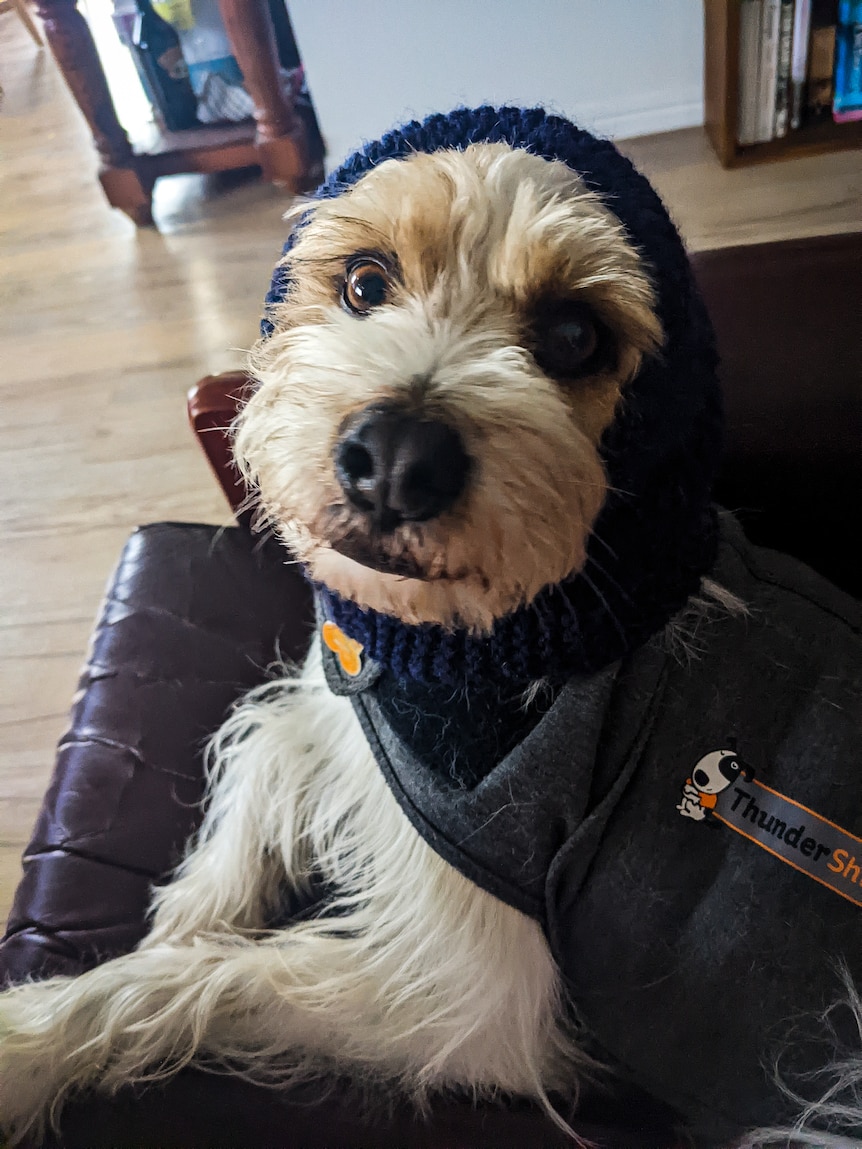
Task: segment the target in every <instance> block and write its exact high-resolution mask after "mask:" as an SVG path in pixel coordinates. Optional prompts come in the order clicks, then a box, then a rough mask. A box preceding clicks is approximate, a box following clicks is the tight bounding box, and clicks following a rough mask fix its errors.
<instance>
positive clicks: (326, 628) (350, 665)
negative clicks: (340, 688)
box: [320, 621, 362, 678]
mask: <svg viewBox="0 0 862 1149" xmlns="http://www.w3.org/2000/svg"><path fill="white" fill-rule="evenodd" d="M320 633H321V635H322V637H323V641H324V642H325V643H326V645H327V646H328V647H329V649H330V650H331V651H332V653H333V654H335V655H337V656H338V661H339V662H340V663H341V669H342V670H343V671H344V673H345V674H349V675H350V677H351V678H355V677H356V675H357V674H359V672H360V671H361V670H362V659H361V657H360V655H361V654H362V643H361V642H357V641H356V639H355V638H349V637H348V636H347V635H346V634H345V633H344V631H343V630H339V628H338V627H337V626H336V625H335V623H334V622H329V621H327V622H325V623H324V624H323V626H322V627H321V631H320Z"/></svg>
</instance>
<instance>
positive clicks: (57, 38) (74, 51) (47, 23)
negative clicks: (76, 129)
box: [36, 0, 152, 226]
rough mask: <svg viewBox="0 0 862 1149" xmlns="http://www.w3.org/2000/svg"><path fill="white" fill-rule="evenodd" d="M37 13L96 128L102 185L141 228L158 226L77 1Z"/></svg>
mask: <svg viewBox="0 0 862 1149" xmlns="http://www.w3.org/2000/svg"><path fill="white" fill-rule="evenodd" d="M36 11H37V12H38V13H39V15H40V17H41V18H42V23H43V25H44V28H45V35H46V37H47V39H48V43H49V44H50V46H51V51H52V52H53V53H54V56H55V58H56V60H57V63H58V64H59V66H60V70H61V71H62V73H63V77H64V78H65V80H66V83H67V84H68V85H69V88H70V89H71V92H72V95H73V96H74V97H75V99H76V101H77V103H78V107H79V108H80V109H81V111H82V112H83V113H84V118H85V119H86V121H87V123H88V124H89V125H90V130H91V131H92V133H93V142H94V144H95V145H96V151H97V152H98V154H99V161H100V170H99V180H100V182H101V184H102V187H103V188H104V191H105V194H106V196H107V197H108V202H109V203H110V204H111V205H112V206H113V207H118V208H121V209H122V210H123V211H124V212H126V214H127V215H129V216H131V218H132V219H133V220H134V221H135V223H136V224H138V225H139V226H140V225H146V224H149V223H152V215H151V211H150V208H151V192H152V189H151V188H150V187H146V186H145V185H144V183H143V181H142V180H141V177H140V175H139V173H138V171H137V170H136V167H135V157H134V153H133V151H132V146H131V144H130V143H129V137H128V136H127V135H126V133H125V131H124V130H123V127H122V125H121V124H120V121H119V120H118V119H117V113H116V110H115V109H114V103H113V101H112V99H111V93H110V92H109V91H108V82H107V80H106V79H105V73H104V71H103V69H102V62H101V60H100V59H99V53H98V52H97V51H96V45H95V43H94V41H93V35H92V33H91V31H90V27H89V25H88V24H87V21H86V20H85V19H84V17H83V16H82V15H81V13H80V12H79V11H78V9H77V6H76V0H36Z"/></svg>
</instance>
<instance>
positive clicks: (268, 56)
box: [36, 0, 322, 226]
mask: <svg viewBox="0 0 862 1149" xmlns="http://www.w3.org/2000/svg"><path fill="white" fill-rule="evenodd" d="M36 3H37V11H38V13H39V15H40V16H41V18H42V22H43V24H44V28H45V34H46V37H47V39H48V43H49V45H50V47H51V50H52V52H53V53H54V56H55V57H56V59H57V63H58V64H59V66H60V68H61V70H62V72H63V76H64V78H65V80H66V82H67V84H68V85H69V88H70V89H71V92H72V95H73V96H74V97H75V100H76V101H77V103H78V106H79V108H80V109H81V111H82V112H83V114H84V117H85V119H86V120H87V123H88V124H89V126H90V129H91V131H92V133H93V142H94V144H95V147H96V151H97V152H98V156H99V163H100V170H99V180H100V182H101V184H102V187H103V189H104V191H105V195H106V196H107V198H108V202H109V203H110V204H111V205H112V206H113V207H118V208H120V209H121V210H122V211H124V212H125V213H126V214H127V215H129V216H130V217H131V218H132V219H133V220H134V221H135V223H136V224H138V225H140V226H143V225H147V224H151V223H152V212H151V205H152V190H153V185H154V183H155V181H156V180H157V179H158V178H159V177H160V176H166V175H176V174H177V173H179V172H221V171H228V170H231V169H235V168H243V167H249V166H252V165H259V166H260V168H261V169H262V171H263V175H264V178H265V179H268V180H271V181H273V182H274V183H277V184H282V185H284V186H285V188H287V189H288V191H290V192H292V193H295V192H299V191H303V190H306V189H308V188H309V187H313V186H315V185H316V184H317V183H319V182H320V179H321V178H322V157H321V156H320V155H319V154H318V155H314V154H313V149H311V150H310V149H309V141H308V138H307V131H306V127H305V124H304V123H303V120H302V118H301V117H300V116H299V115H298V114H297V112H296V108H295V101H294V98H293V94H292V93H291V90H290V88H289V86H288V85H286V84H285V83H284V81H283V78H282V74H281V69H280V63H279V56H278V45H277V43H276V37H275V31H274V28H273V22H272V18H271V15H270V10H269V7H268V5H267V4H266V3H264V2H262V0H219V10H220V12H221V16H222V19H223V21H224V25H225V29H226V31H227V34H228V38H229V40H230V44H231V47H232V49H233V54H234V56H235V57H236V60H237V62H238V64H239V67H240V69H241V71H242V75H243V79H244V84H245V87H246V89H247V91H248V93H249V95H250V96H251V98H252V100H253V102H254V121H253V122H252V121H249V122H246V123H239V124H218V125H208V126H205V127H200V128H192V129H188V130H185V131H178V132H170V131H164V132H162V133H161V134H160V136H159V138H158V139H157V141H156V142H155V143H154V144H151V145H149V146H147V147H145V148H143V149H138V148H136V147H134V146H133V144H132V142H131V141H130V139H129V135H128V134H127V132H126V129H125V128H124V127H123V126H122V124H121V123H120V121H119V119H118V117H117V112H116V109H115V107H114V102H113V99H112V97H111V93H110V90H109V87H108V82H107V79H106V76H105V71H104V68H103V65H102V61H101V59H100V57H99V52H98V50H97V47H96V43H95V41H94V39H93V35H92V33H91V30H90V27H89V25H88V23H87V21H86V19H85V18H84V15H83V14H82V13H81V11H80V10H79V8H78V6H77V0H36Z"/></svg>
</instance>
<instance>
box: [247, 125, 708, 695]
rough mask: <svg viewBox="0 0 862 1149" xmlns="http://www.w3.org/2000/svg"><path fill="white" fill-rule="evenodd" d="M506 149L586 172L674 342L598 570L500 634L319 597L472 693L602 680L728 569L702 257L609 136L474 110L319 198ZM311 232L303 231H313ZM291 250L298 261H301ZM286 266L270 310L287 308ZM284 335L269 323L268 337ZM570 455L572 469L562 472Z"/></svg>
mask: <svg viewBox="0 0 862 1149" xmlns="http://www.w3.org/2000/svg"><path fill="white" fill-rule="evenodd" d="M498 141H502V142H505V143H508V144H510V145H511V146H512V147H519V148H526V149H527V150H529V151H530V152H533V153H534V154H536V155H539V156H542V157H544V158H546V159H556V160H561V161H562V162H563V163H566V164H568V166H569V167H571V168H573V169H574V170H575V171H577V172H579V173H580V174H581V176H582V177H583V178H584V180H585V182H586V184H587V185H588V186H589V187H590V188H591V189H592V190H594V191H595V192H597V193H598V194H599V195H601V196H602V198H603V200H604V202H605V203H606V205H607V207H608V208H609V209H610V210H611V211H612V212H613V213H614V214H615V215H616V216H617V217H618V219H619V220H620V221H621V223H622V224H623V226H624V227H625V229H626V231H627V232H628V235H629V237H630V238H631V239H632V240H633V241H634V243H635V244H636V246H637V247H638V249H639V251H640V253H641V255H642V257H643V258H644V259H645V260H646V262H647V265H648V266H649V268H650V271H651V274H652V276H653V280H654V283H655V286H656V288H657V291H658V297H659V305H658V309H659V315H660V318H661V322H662V324H663V326H664V329H665V333H666V336H667V342H666V345H665V347H664V348H663V350H662V353H661V355H660V356H659V357H657V358H654V359H650V360H649V361H647V362H646V363H645V364H644V366H643V367H642V369H641V371H640V373H639V374H638V376H637V378H636V379H635V380H633V382H632V383H630V384H629V386H628V387H627V389H626V392H625V397H624V402H623V404H622V405H621V409H620V411H619V412H618V414H617V417H616V419H615V421H614V423H613V425H612V426H611V427H610V428H609V430H608V432H607V434H606V436H605V438H604V441H603V444H602V455H603V457H604V459H605V462H606V466H607V470H608V476H609V482H610V486H611V488H612V489H613V490H612V492H611V494H609V496H608V499H607V502H606V504H605V507H604V508H603V510H602V512H601V514H600V516H599V519H598V521H597V523H596V526H595V529H594V532H593V536H592V538H591V540H590V543H589V547H588V561H587V565H586V567H585V569H584V572H583V573H582V574H580V575H576V576H575V577H573V578H571V579H567V580H565V581H563V582H561V583H559V584H557V585H555V586H549V587H546V588H545V589H544V590H543V591H541V592H540V593H539V595H538V596H537V598H536V599H535V600H534V601H533V602H532V603H531V604H530V605H529V606H526V607H522V608H520V609H518V610H516V611H515V612H513V613H512V614H510V615H508V616H507V617H505V618H503V619H501V620H499V621H498V622H497V624H496V625H495V627H494V630H493V632H492V633H491V635H490V636H488V637H483V638H477V637H474V636H470V635H468V634H467V633H466V632H463V631H456V632H449V631H446V630H444V629H443V628H442V627H440V626H436V625H423V626H406V625H405V624H403V623H402V622H400V621H399V620H398V619H396V618H392V617H389V616H387V615H384V614H380V613H377V612H375V611H370V610H361V609H360V608H359V607H357V606H356V605H355V604H354V603H351V602H348V601H346V600H344V599H342V598H341V597H339V596H338V595H336V594H334V593H333V592H331V591H329V590H328V589H327V588H323V587H320V588H318V590H319V593H320V594H321V596H322V600H323V607H324V610H325V612H326V614H327V615H328V616H329V617H330V618H332V619H333V621H334V622H335V623H336V624H337V625H338V626H339V627H341V629H342V630H343V631H345V633H347V634H349V635H350V636H351V637H353V638H355V639H356V640H357V641H359V642H360V643H362V645H363V647H364V650H365V654H366V655H367V656H370V657H371V658H373V659H375V660H376V661H377V662H379V663H381V664H382V665H383V666H385V667H386V668H388V669H389V670H390V671H391V672H392V673H393V674H394V675H395V676H396V677H398V678H404V677H410V678H413V679H416V680H418V681H420V682H428V683H431V682H437V683H443V684H446V685H449V686H453V687H457V686H463V685H467V684H471V685H481V684H490V683H493V682H496V681H498V680H499V679H501V678H502V679H504V680H506V681H508V682H509V683H514V684H521V683H526V682H529V681H531V680H533V679H536V678H550V679H552V680H554V681H557V682H559V681H563V680H564V679H566V678H569V677H571V676H572V675H575V674H591V673H594V672H595V671H597V670H599V669H601V668H602V667H603V666H606V665H608V663H610V662H613V661H615V660H617V659H618V658H621V657H622V656H623V655H624V654H626V652H627V651H630V650H632V649H634V648H635V647H637V646H639V645H640V644H641V643H643V642H644V641H645V640H646V639H648V638H649V637H650V636H651V635H653V634H654V633H656V632H657V631H658V630H660V629H661V628H662V627H663V626H664V625H665V624H666V622H667V621H668V619H669V618H670V617H671V615H673V614H674V613H675V612H676V611H677V610H678V609H679V608H680V607H681V606H682V605H683V604H684V602H685V600H686V599H687V598H688V597H689V595H691V594H692V593H693V592H695V591H696V590H697V588H698V585H699V582H700V579H701V577H702V576H703V574H704V573H705V572H707V571H708V570H709V569H710V567H711V566H712V563H713V561H714V558H715V553H716V546H717V525H716V519H715V512H714V510H713V508H712V506H711V502H710V492H711V488H712V483H713V480H714V477H715V472H716V468H717V464H718V457H719V450H720V439H721V399H720V392H719V387H718V383H717V379H716V366H717V359H716V354H715V348H714V337H713V332H712V328H711V326H710V323H709V319H708V317H707V315H706V312H705V309H704V307H703V304H702V302H701V299H700V296H699V294H698V292H697V289H696V287H695V284H694V280H693V276H692V273H691V269H690V267H689V263H688V259H687V258H686V255H685V252H684V250H683V247H682V243H681V241H680V238H679V236H678V234H677V232H676V230H675V228H674V226H673V224H672V223H671V221H670V218H669V216H668V214H667V212H666V211H665V209H664V206H663V205H662V203H661V201H660V200H659V198H658V196H657V195H656V193H655V191H654V190H653V188H652V187H651V186H650V184H649V183H648V182H647V181H646V179H644V177H643V176H641V175H640V174H639V173H638V172H637V171H636V170H635V169H634V167H633V166H632V164H631V163H630V162H629V160H627V159H625V158H624V157H623V156H621V155H620V154H619V152H618V151H617V150H616V148H615V147H614V146H613V144H611V143H610V142H609V141H607V140H601V139H596V138H595V137H594V136H592V135H590V134H589V133H588V132H586V131H583V130H581V129H580V128H577V127H575V126H574V125H573V124H571V123H569V122H568V121H567V120H564V119H561V118H560V117H557V116H550V115H548V114H547V113H545V112H544V111H543V110H542V109H540V108H533V109H527V110H525V109H521V108H491V107H483V108H477V109H474V110H470V109H459V110H457V111H454V112H452V113H450V114H449V115H435V116H431V117H429V118H428V119H427V120H425V122H424V123H418V122H413V123H410V124H407V125H405V126H404V127H402V128H400V129H398V130H396V131H393V132H390V133H389V134H388V135H386V136H384V137H383V138H382V139H381V140H378V141H376V142H374V143H370V144H368V145H366V147H365V148H363V149H362V150H361V151H359V152H357V153H356V154H355V155H353V156H351V157H350V159H348V160H347V161H346V162H345V163H344V164H343V165H342V166H341V167H340V168H338V169H337V170H336V171H335V172H333V173H332V175H331V176H330V177H329V179H328V180H327V181H326V183H325V184H323V185H322V187H321V188H320V189H319V190H318V192H317V196H318V197H324V198H332V197H335V196H338V195H340V194H341V193H342V192H344V191H345V190H347V189H348V188H349V187H351V186H352V185H353V184H354V183H356V181H357V180H358V179H360V178H361V177H362V176H363V175H364V174H365V173H366V172H368V171H369V170H370V169H371V168H373V167H374V166H375V165H377V164H379V163H381V162H382V161H383V160H386V159H393V158H395V159H397V158H403V157H406V156H408V155H409V154H410V153H412V152H415V151H420V152H433V151H437V150H440V149H443V148H463V147H465V146H466V145H467V144H470V143H477V142H498ZM300 226H301V224H300ZM290 245H291V239H290V238H289V239H288V242H287V245H286V246H285V251H287V250H289V247H290ZM286 286H287V281H286V278H285V272H284V270H283V269H279V270H278V271H277V272H276V275H275V277H274V279H273V282H272V286H271V289H270V292H269V294H268V295H267V304H271V303H274V302H277V301H279V300H280V299H282V298H283V296H284V293H285V289H286ZM269 331H271V326H270V324H269V321H268V320H267V319H266V318H264V322H263V332H264V334H267V333H269ZM564 465H565V460H563V459H561V460H560V466H564Z"/></svg>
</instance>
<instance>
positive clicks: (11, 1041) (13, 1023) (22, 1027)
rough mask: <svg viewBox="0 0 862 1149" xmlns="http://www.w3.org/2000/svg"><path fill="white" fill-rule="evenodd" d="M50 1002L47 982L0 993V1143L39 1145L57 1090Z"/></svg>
mask: <svg viewBox="0 0 862 1149" xmlns="http://www.w3.org/2000/svg"><path fill="white" fill-rule="evenodd" d="M51 1005H52V995H51V992H50V989H49V988H48V983H42V984H39V983H34V984H32V985H23V986H16V987H15V988H14V989H12V990H7V991H6V992H5V993H0V1145H3V1144H6V1145H8V1146H10V1147H11V1146H13V1145H18V1144H19V1143H21V1142H22V1141H23V1140H25V1139H26V1140H27V1141H28V1143H30V1142H32V1143H38V1142H39V1141H40V1140H41V1137H42V1134H43V1132H44V1129H45V1126H46V1123H47V1121H48V1119H49V1115H50V1113H51V1110H52V1108H54V1107H55V1106H56V1104H57V1102H58V1099H59V1097H60V1095H61V1093H62V1088H61V1086H60V1081H59V1079H58V1075H57V1065H58V1041H57V1034H56V1033H55V1031H54V1027H53V1025H52V1009H51ZM3 1138H5V1140H3Z"/></svg>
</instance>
